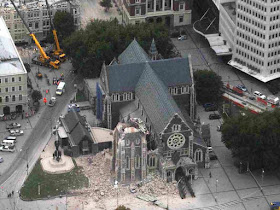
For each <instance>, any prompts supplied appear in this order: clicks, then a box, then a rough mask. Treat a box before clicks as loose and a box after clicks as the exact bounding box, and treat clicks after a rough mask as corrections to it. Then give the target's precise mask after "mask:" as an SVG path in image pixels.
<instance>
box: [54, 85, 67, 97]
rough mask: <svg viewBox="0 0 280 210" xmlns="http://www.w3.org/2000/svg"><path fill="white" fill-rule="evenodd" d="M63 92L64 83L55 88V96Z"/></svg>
mask: <svg viewBox="0 0 280 210" xmlns="http://www.w3.org/2000/svg"><path fill="white" fill-rule="evenodd" d="M64 92H65V82H60V83H59V85H58V86H57V88H56V92H55V93H56V95H62V93H64Z"/></svg>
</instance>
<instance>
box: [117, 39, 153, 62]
mask: <svg viewBox="0 0 280 210" xmlns="http://www.w3.org/2000/svg"><path fill="white" fill-rule="evenodd" d="M118 61H119V63H120V64H129V63H141V62H145V61H150V58H149V56H148V54H147V53H146V52H145V51H144V50H143V48H142V47H141V46H140V45H139V44H138V42H137V41H136V40H135V39H134V40H133V41H132V42H131V43H130V44H129V45H128V47H127V48H126V49H125V50H124V51H123V52H122V54H120V55H119V57H118Z"/></svg>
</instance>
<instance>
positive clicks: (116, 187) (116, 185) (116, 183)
mask: <svg viewBox="0 0 280 210" xmlns="http://www.w3.org/2000/svg"><path fill="white" fill-rule="evenodd" d="M114 188H115V189H116V190H117V208H118V206H119V187H118V181H117V180H115V183H114Z"/></svg>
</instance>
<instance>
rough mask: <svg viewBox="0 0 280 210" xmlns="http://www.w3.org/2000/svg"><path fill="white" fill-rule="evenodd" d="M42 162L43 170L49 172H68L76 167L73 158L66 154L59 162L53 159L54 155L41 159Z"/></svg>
mask: <svg viewBox="0 0 280 210" xmlns="http://www.w3.org/2000/svg"><path fill="white" fill-rule="evenodd" d="M40 163H41V166H42V169H43V171H44V172H46V173H49V174H62V173H67V172H70V171H72V169H73V168H74V167H75V165H74V163H73V161H72V158H71V157H68V156H64V155H63V156H62V157H61V159H60V160H59V162H58V161H56V160H55V159H53V157H46V158H43V159H41V161H40Z"/></svg>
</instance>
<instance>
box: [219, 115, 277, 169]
mask: <svg viewBox="0 0 280 210" xmlns="http://www.w3.org/2000/svg"><path fill="white" fill-rule="evenodd" d="M279 127H280V111H279V110H275V111H273V112H264V113H261V114H259V115H255V114H246V115H245V116H238V117H233V118H227V119H226V120H225V122H224V124H223V128H222V141H223V142H224V143H225V145H226V147H227V148H228V149H230V150H231V152H232V155H233V156H234V157H238V158H239V159H240V160H242V161H245V162H249V163H250V168H251V169H256V168H266V169H275V168H277V167H278V166H279V163H280V154H279V149H280V140H279V135H280V130H279Z"/></svg>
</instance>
